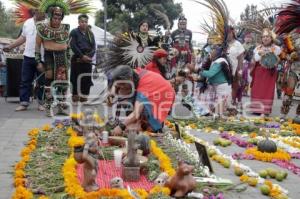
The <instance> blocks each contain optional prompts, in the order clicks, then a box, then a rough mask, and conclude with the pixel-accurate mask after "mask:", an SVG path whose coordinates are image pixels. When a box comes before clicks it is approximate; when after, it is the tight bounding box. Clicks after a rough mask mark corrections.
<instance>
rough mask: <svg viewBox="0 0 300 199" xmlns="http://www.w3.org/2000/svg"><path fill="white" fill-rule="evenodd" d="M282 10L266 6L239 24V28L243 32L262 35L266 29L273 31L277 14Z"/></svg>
mask: <svg viewBox="0 0 300 199" xmlns="http://www.w3.org/2000/svg"><path fill="white" fill-rule="evenodd" d="M279 9H280V8H279V7H277V6H273V5H271V6H270V5H269V6H268V5H266V4H265V5H264V8H263V9H261V10H258V11H256V12H254V13H252V15H250V16H249V18H247V19H246V20H243V19H242V21H241V22H239V24H238V28H239V29H240V31H241V32H254V33H256V34H257V35H262V33H263V30H264V29H269V30H273V28H274V24H275V17H276V13H277V11H278V10H279Z"/></svg>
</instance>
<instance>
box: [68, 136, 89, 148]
mask: <svg viewBox="0 0 300 199" xmlns="http://www.w3.org/2000/svg"><path fill="white" fill-rule="evenodd" d="M84 142H85V141H84V138H83V137H78V136H71V138H70V139H69V141H68V145H69V146H70V147H79V146H83V145H84Z"/></svg>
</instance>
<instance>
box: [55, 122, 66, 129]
mask: <svg viewBox="0 0 300 199" xmlns="http://www.w3.org/2000/svg"><path fill="white" fill-rule="evenodd" d="M56 128H58V129H62V128H64V125H63V124H61V123H59V124H58V125H57V126H56Z"/></svg>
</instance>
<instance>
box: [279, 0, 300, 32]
mask: <svg viewBox="0 0 300 199" xmlns="http://www.w3.org/2000/svg"><path fill="white" fill-rule="evenodd" d="M299 27H300V0H292V3H289V4H288V5H287V6H286V7H285V8H283V9H281V10H280V12H279V13H278V16H277V18H276V23H275V32H276V33H277V34H278V35H282V34H285V33H290V32H291V31H293V30H294V29H296V28H299Z"/></svg>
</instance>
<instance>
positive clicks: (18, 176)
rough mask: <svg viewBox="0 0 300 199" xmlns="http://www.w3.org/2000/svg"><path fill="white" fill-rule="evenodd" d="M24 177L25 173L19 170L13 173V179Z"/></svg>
mask: <svg viewBox="0 0 300 199" xmlns="http://www.w3.org/2000/svg"><path fill="white" fill-rule="evenodd" d="M24 176H25V172H24V171H23V170H21V169H18V170H16V171H15V178H23V177H24Z"/></svg>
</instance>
